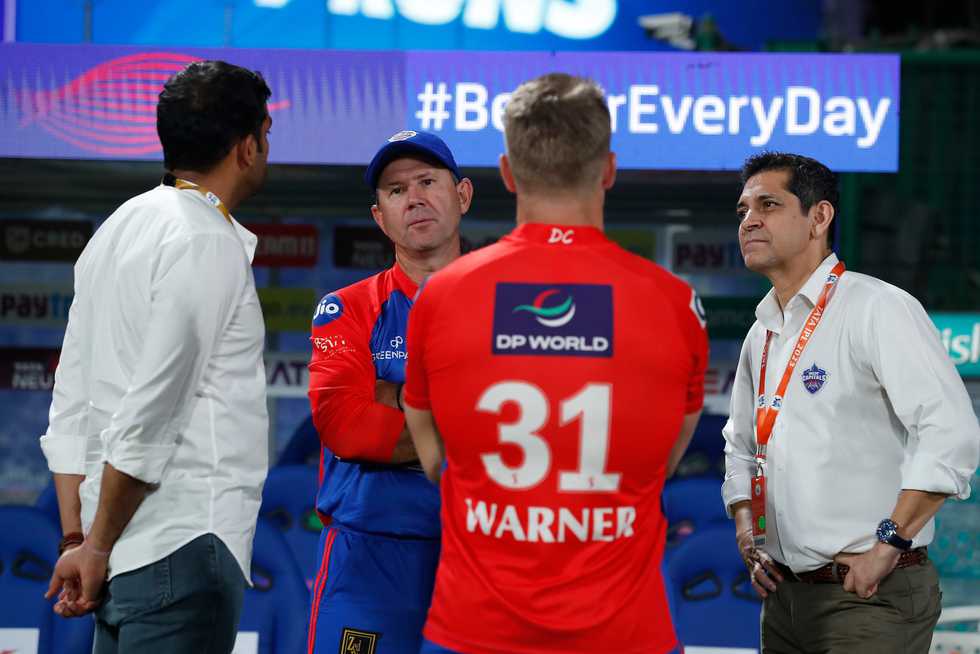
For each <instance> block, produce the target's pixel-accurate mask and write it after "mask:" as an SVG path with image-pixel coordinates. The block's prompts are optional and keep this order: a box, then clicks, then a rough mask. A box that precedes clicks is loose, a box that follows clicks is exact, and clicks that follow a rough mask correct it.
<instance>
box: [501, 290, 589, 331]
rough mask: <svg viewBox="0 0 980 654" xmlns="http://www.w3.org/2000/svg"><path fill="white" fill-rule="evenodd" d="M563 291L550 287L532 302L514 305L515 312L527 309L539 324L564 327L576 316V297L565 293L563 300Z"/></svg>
mask: <svg viewBox="0 0 980 654" xmlns="http://www.w3.org/2000/svg"><path fill="white" fill-rule="evenodd" d="M562 295H563V294H562V292H561V291H560V290H558V289H557V288H549V289H547V290H544V291H541V292H540V293H538V296H537V297H536V298H534V301H533V302H532V303H531V304H519V305H517V306H516V307H514V313H519V312H521V311H526V312H528V313H530V314H531V315H533V316H534V319H535V320H537V321H538V324H541V325H544V326H545V327H562V326H564V325H567V324H568V323H569V322H571V321H572V318H574V317H575V298H574V297H572V295H571V294H570V293H569V294H565V295H566V297H565V300H564V301H561V298H562Z"/></svg>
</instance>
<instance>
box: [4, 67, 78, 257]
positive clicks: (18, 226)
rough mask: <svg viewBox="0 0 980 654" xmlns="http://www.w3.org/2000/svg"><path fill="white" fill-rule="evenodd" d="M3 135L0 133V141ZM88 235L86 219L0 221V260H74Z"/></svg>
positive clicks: (12, 219)
mask: <svg viewBox="0 0 980 654" xmlns="http://www.w3.org/2000/svg"><path fill="white" fill-rule="evenodd" d="M0 51H2V50H0ZM0 129H2V128H0ZM3 138H4V137H3V135H2V134H0V140H2V139H3ZM90 238H92V223H91V222H90V221H87V220H18V219H15V218H10V219H4V220H3V222H0V261H62V262H65V263H75V260H76V259H78V255H80V254H81V253H82V250H84V249H85V244H86V243H88V240H89V239H90Z"/></svg>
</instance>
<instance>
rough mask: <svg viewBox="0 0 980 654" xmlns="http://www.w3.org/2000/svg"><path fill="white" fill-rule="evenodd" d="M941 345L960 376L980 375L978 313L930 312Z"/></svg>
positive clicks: (979, 321) (979, 315)
mask: <svg viewBox="0 0 980 654" xmlns="http://www.w3.org/2000/svg"><path fill="white" fill-rule="evenodd" d="M929 317H930V318H932V321H933V322H934V323H936V329H938V330H939V338H940V339H942V342H943V347H945V348H946V352H948V353H949V358H950V359H952V360H953V364H954V365H955V366H956V370H958V371H959V373H960V376H962V377H980V313H931V314H929Z"/></svg>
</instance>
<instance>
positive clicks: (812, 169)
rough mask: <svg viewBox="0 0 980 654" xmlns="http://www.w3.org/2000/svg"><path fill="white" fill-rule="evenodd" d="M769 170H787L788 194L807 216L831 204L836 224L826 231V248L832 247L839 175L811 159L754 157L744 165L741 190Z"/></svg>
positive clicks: (789, 155)
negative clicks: (823, 204) (818, 206)
mask: <svg viewBox="0 0 980 654" xmlns="http://www.w3.org/2000/svg"><path fill="white" fill-rule="evenodd" d="M770 170H785V171H786V172H788V173H789V179H788V180H787V182H786V190H788V191H789V192H790V193H792V194H793V195H795V196H796V197H797V198H799V200H800V206H801V207H802V208H803V212H804V213H806V212H807V211H809V210H810V207H812V206H813V205H815V204H817V203H818V202H822V201H823V200H826V201H827V202H829V203H830V204H831V206H832V207H833V208H834V222H833V223H832V225H831V229H829V230H827V247H832V245H833V241H834V236H833V233H834V232H835V231H836V229H835V228H836V225H837V220H838V217H839V215H840V214H839V211H838V204H839V202H840V192H839V190H838V188H837V175H836V174H834V172H833V171H831V170H830V168H827V166H825V165H823V164H822V163H820V162H819V161H817V160H816V159H811V158H810V157H804V156H803V155H800V154H792V153H788V152H762V153H760V154H755V155H752V156H751V157H749V158H748V159H746V160H745V163H744V164H742V186H745V183H746V182H747V181H749V179H751V178H752V177H755V176H756V175H758V174H759V173H764V172H768V171H770Z"/></svg>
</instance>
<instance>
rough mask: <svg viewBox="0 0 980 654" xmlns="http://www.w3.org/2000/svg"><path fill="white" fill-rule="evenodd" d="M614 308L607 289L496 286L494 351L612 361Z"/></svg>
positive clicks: (568, 286)
mask: <svg viewBox="0 0 980 654" xmlns="http://www.w3.org/2000/svg"><path fill="white" fill-rule="evenodd" d="M612 303H613V298H612V287H611V286H608V285H606V284H524V283H512V282H500V283H498V284H497V286H496V290H495V292H494V299H493V343H492V352H493V353H494V354H525V355H538V356H542V355H543V356H579V357H611V356H612V353H613V304H612ZM573 318H574V320H573Z"/></svg>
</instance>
